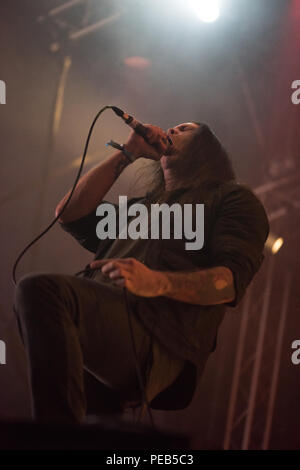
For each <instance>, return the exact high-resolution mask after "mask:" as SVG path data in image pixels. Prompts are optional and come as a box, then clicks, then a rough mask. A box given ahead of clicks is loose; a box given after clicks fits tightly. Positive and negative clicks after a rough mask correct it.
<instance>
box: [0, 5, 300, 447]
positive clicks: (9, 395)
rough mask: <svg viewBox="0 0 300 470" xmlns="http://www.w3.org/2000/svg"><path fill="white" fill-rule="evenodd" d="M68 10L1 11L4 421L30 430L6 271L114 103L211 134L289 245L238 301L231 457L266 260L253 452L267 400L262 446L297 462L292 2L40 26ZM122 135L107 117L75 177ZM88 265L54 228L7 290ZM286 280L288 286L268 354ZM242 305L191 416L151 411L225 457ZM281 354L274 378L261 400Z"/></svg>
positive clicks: (46, 216)
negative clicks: (38, 275) (131, 61)
mask: <svg viewBox="0 0 300 470" xmlns="http://www.w3.org/2000/svg"><path fill="white" fill-rule="evenodd" d="M63 3H64V2H63V1H59V0H57V1H55V0H41V1H37V0H36V1H34V0H31V1H30V0H22V1H17V0H10V1H9V2H1V6H0V79H1V80H4V81H5V83H6V87H7V88H6V104H5V105H1V106H0V116H1V118H0V119H1V125H0V133H1V134H0V142H1V175H2V182H1V186H0V187H1V196H0V204H1V206H0V207H1V222H2V223H1V255H2V256H1V271H0V276H1V278H0V289H1V297H0V299H1V300H0V302H1V303H0V339H1V340H3V341H5V343H6V348H7V349H6V354H7V355H6V364H5V365H0V418H3V419H16V420H18V419H23V418H28V417H29V416H30V395H29V388H28V378H27V362H26V355H25V351H24V349H23V345H22V343H21V341H20V338H19V336H18V331H17V327H16V323H15V319H14V316H13V312H12V302H13V292H14V286H13V283H12V280H11V270H12V265H13V262H14V260H15V258H16V256H17V255H18V254H19V252H20V251H21V249H23V247H24V246H25V244H26V243H28V242H29V241H30V240H31V239H32V238H33V237H34V236H36V235H37V234H38V233H39V232H40V231H41V230H42V229H44V228H45V227H46V226H47V224H48V223H49V222H50V221H51V219H52V218H53V216H54V209H55V206H56V204H57V203H58V201H59V200H60V199H61V197H62V196H63V195H64V194H65V192H66V191H67V190H68V189H69V187H70V186H71V185H72V183H73V181H74V179H75V176H76V171H77V169H78V159H79V158H80V156H81V154H82V151H83V146H84V143H85V139H86V136H87V132H88V129H89V126H90V124H91V121H92V119H93V118H94V116H95V114H96V113H97V111H98V110H99V109H100V108H101V107H102V106H104V105H107V104H115V105H116V106H119V107H121V108H123V109H125V110H126V111H127V112H129V113H131V114H133V115H135V116H136V117H137V118H138V119H139V120H140V121H142V122H148V123H152V124H155V125H158V126H161V127H162V128H164V129H167V128H168V127H171V126H173V125H176V124H179V123H181V122H185V121H192V120H196V121H204V122H207V123H208V124H210V125H211V126H212V127H213V129H214V130H215V132H216V133H217V135H218V136H219V137H220V138H221V140H222V141H223V142H224V145H225V147H226V148H227V149H228V151H229V153H230V155H231V157H232V160H233V164H234V167H235V169H236V171H237V174H238V177H239V180H240V181H242V182H246V183H247V184H249V185H250V186H252V187H253V188H254V189H256V190H258V195H259V196H260V197H261V199H262V200H263V202H264V204H265V206H266V209H267V212H268V215H269V216H270V220H271V230H272V232H274V233H275V234H277V235H279V236H282V237H283V238H284V241H285V243H284V245H283V248H282V249H281V250H280V252H279V253H278V254H276V255H271V254H270V253H269V252H268V251H267V250H266V261H265V264H264V266H263V268H262V270H261V271H260V272H259V274H258V275H257V277H256V279H255V281H254V283H253V287H252V290H251V292H249V293H248V296H252V297H251V299H250V304H251V309H250V310H251V315H250V321H249V322H248V325H247V341H246V344H245V355H246V356H245V357H244V360H245V361H246V366H245V374H244V376H243V377H241V388H240V389H239V395H238V404H239V406H240V407H241V410H240V411H241V415H242V420H241V427H239V426H240V425H238V426H237V427H236V430H235V435H234V436H233V435H232V438H231V444H230V447H231V448H241V439H242V437H241V436H242V435H243V427H242V423H243V420H244V418H245V415H243V410H246V414H247V406H248V405H247V399H245V403H243V398H244V397H247V396H248V393H249V390H250V384H251V380H252V379H253V376H252V375H251V374H252V372H251V370H252V371H253V369H252V368H251V361H252V360H255V356H256V354H257V350H256V345H257V332H258V331H259V325H260V321H261V318H262V315H263V314H262V312H263V308H265V307H263V303H264V299H265V298H266V296H267V295H268V292H267V280H268V276H269V275H270V271H268V269H269V266H270V259H271V257H272V256H274V261H272V262H273V268H272V284H271V288H270V289H271V292H270V303H269V305H268V308H267V310H268V315H267V323H266V329H265V337H264V341H263V345H264V349H263V355H262V362H261V368H260V371H259V380H258V389H257V398H256V405H255V412H254V415H253V416H254V418H253V424H252V428H251V440H250V443H249V447H250V448H261V447H262V437H261V436H262V435H263V433H264V430H265V426H266V421H265V416H266V413H267V411H266V410H268V406H269V405H268V404H269V403H270V402H269V399H270V396H271V395H270V394H272V393H274V392H276V393H275V397H274V400H275V401H274V413H273V419H272V425H271V434H270V440H269V443H268V447H269V448H271V449H287V448H289V449H298V448H300V437H299V434H298V422H299V419H300V404H299V400H298V390H299V386H300V365H299V366H296V365H293V364H292V362H291V354H292V349H291V343H292V341H294V340H295V339H300V319H299V298H298V285H299V284H298V283H299V269H298V258H299V245H298V241H299V228H298V227H299V221H300V220H299V207H300V191H299V189H298V186H299V178H298V176H299V170H300V168H299V143H300V138H299V130H298V129H299V117H300V105H298V106H296V105H294V104H292V102H291V94H292V91H293V90H292V89H291V83H292V82H293V81H294V80H296V79H298V80H300V54H299V50H300V33H299V31H300V1H299V0H295V1H283V0H272V2H269V1H267V0H264V1H261V0H260V1H259V0H251V1H250V0H242V1H238V0H223V5H222V12H221V16H220V18H219V20H218V21H216V22H215V23H211V24H206V23H201V22H200V21H198V19H196V17H195V16H194V15H193V14H192V13H190V12H189V10H188V2H185V3H186V6H185V9H186V10H185V9H184V8H183V5H182V4H181V2H175V1H174V2H170V1H165V2H158V1H155V0H152V2H151V1H133V0H124V1H123V2H121V1H120V0H114V1H100V0H99V1H91V2H90V5H89V8H90V9H87V8H86V5H85V4H86V3H87V2H83V3H82V4H79V5H78V6H76V7H74V8H73V9H72V10H70V11H68V12H66V13H64V14H61V15H58V16H57V17H55V18H46V19H45V20H43V21H42V20H41V17H42V16H43V15H46V13H47V12H49V11H50V10H51V9H52V8H54V7H56V6H58V5H61V4H63ZM121 7H122V8H124V12H123V13H122V14H121V15H120V17H119V18H118V19H116V20H115V21H111V23H108V24H106V25H105V26H103V27H102V28H100V29H98V30H97V31H95V32H94V33H91V34H89V35H87V36H85V37H84V38H81V39H80V40H77V41H72V40H70V39H68V36H69V34H70V33H72V32H73V31H76V30H78V29H80V28H82V27H85V26H87V25H88V24H90V23H93V21H98V20H100V19H103V18H107V17H110V16H111V15H112V14H114V13H116V12H118V11H119V10H120V8H121ZM38 18H40V19H39V21H38ZM55 49H57V50H56V51H55ZM66 56H69V57H70V58H71V62H72V63H71V67H70V70H69V73H68V76H67V79H66V84H65V90H64V95H63V108H62V115H61V121H60V125H59V128H58V132H57V133H56V134H55V135H53V132H52V125H53V113H54V109H55V100H56V94H57V89H58V86H59V80H60V77H61V73H62V68H63V62H64V58H65V57H66ZM136 56H137V57H142V58H144V59H146V61H147V62H145V63H146V64H148V65H147V66H144V67H141V66H138V64H139V62H138V63H136V64H135V66H129V65H126V63H127V59H128V58H130V57H136ZM127 135H128V128H127V127H126V126H125V125H124V124H123V123H122V122H121V121H120V120H119V119H118V118H117V117H116V116H115V115H113V114H112V112H111V111H106V113H105V114H104V115H103V116H102V117H101V118H100V120H99V122H98V124H97V126H96V129H95V132H94V134H93V137H92V141H91V145H90V148H89V152H88V159H87V163H86V166H85V170H84V171H86V169H89V168H91V167H92V166H94V165H95V164H96V163H97V162H99V161H101V160H103V159H105V158H106V157H107V156H108V155H109V154H110V153H111V150H109V149H108V148H107V147H105V145H104V144H105V143H106V142H107V141H108V140H110V139H111V138H113V139H115V140H117V141H118V142H121V143H122V142H124V141H125V139H126V137H127ZM144 167H147V162H145V161H139V162H136V163H135V164H134V165H132V166H131V167H130V168H128V169H126V171H125V172H124V173H123V174H122V176H121V177H120V178H119V180H118V181H117V182H116V184H115V185H114V186H113V188H112V190H111V191H110V192H109V194H108V199H110V200H116V198H117V196H118V194H129V195H135V194H136V195H139V194H142V193H143V189H142V186H139V183H138V182H137V178H138V176H139V174H140V170H138V168H141V169H142V171H144ZM297 178H298V179H297ZM266 184H268V185H269V184H271V186H265V185H266ZM272 184H274V185H273V186H274V187H273V186H272ZM266 188H267V189H268V188H269V189H268V190H267V189H266ZM90 260H91V257H90V254H89V253H88V252H85V251H84V250H83V249H82V248H80V247H79V246H77V245H76V243H75V241H73V240H72V239H71V238H70V237H68V235H67V234H65V233H63V232H62V231H61V230H60V229H59V228H58V227H57V226H55V227H54V228H53V229H52V230H51V231H50V232H49V233H47V235H46V236H45V237H44V238H43V239H42V240H41V241H40V242H38V244H37V245H35V246H34V247H33V248H32V249H31V250H30V251H29V252H28V253H27V254H26V255H25V257H24V258H23V259H22V261H21V264H20V265H19V268H18V271H17V277H18V278H20V276H21V275H23V274H25V273H27V272H29V271H47V272H49V271H52V272H65V273H74V272H76V271H79V270H80V269H81V268H82V267H83V266H84V265H85V264H86V263H87V262H89V261H90ZM288 276H289V278H288ZM287 279H289V280H290V281H289V282H290V283H291V284H290V289H289V291H288V307H287V313H286V320H285V323H284V329H283V340H282V345H281V346H280V350H279V351H278V347H279V346H278V342H276V338H277V333H278V325H279V323H280V318H281V316H280V315H281V312H282V310H281V305H282V298H283V293H284V289H285V286H286V282H287ZM246 301H247V299H244V300H243V302H242V304H241V305H240V306H239V307H238V308H237V309H234V310H233V309H229V310H228V313H227V315H226V318H225V320H224V322H223V324H222V327H221V330H220V334H219V339H218V348H217V350H216V352H215V353H214V354H213V355H212V356H211V358H210V359H209V362H208V364H207V367H206V370H205V374H204V376H203V379H202V382H201V383H200V385H199V388H198V390H197V393H196V395H195V397H194V400H193V403H192V404H191V405H190V406H189V407H188V408H187V409H185V410H182V411H178V412H154V416H155V420H156V421H157V423H160V424H162V425H164V426H168V427H170V428H172V429H181V430H187V431H189V432H192V434H193V436H194V440H195V446H196V447H195V448H207V449H217V448H222V447H223V442H224V435H225V428H226V420H227V416H228V409H229V403H230V391H231V386H232V380H233V375H234V365H235V359H236V357H237V344H238V338H239V332H240V329H239V328H240V324H241V319H242V316H243V314H244V309H245V302H246ZM276 352H278V357H279V361H280V363H279V370H278V372H279V375H278V380H277V381H275V382H276V383H275V384H274V383H273V385H271V377H272V371H273V370H274V369H273V368H274V364H275V362H276V361H275V357H276ZM247 355H248V356H249V365H248V366H247V360H246V359H247ZM277 359H278V358H277ZM277 359H276V360H277ZM277 364H278V362H277ZM251 377H252V379H251ZM266 378H267V379H266ZM238 414H239V413H237V415H238Z"/></svg>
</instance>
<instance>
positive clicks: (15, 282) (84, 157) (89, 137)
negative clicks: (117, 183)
mask: <svg viewBox="0 0 300 470" xmlns="http://www.w3.org/2000/svg"><path fill="white" fill-rule="evenodd" d="M107 109H112V110H113V111H114V112H115V113H116V109H118V108H116V107H115V106H112V105H107V106H104V107H103V108H101V109H100V111H98V113H97V114H96V116H95V118H94V120H93V122H92V124H91V127H90V129H89V132H88V136H87V139H86V142H85V146H84V151H83V156H82V159H81V163H80V167H79V169H78V172H77V175H76V178H75V181H74V184H73V187H72V189H71V192H70V194H69V196H68V198H67V200H66V202H65V204H64V205H63V207H62V209H61V211H60V212H59V213H58V214H57V216H56V217H55V218H54V219H53V220H52V222H51V223H50V224H49V225H48V226H47V227H46V228H45V229H44V230H43V231H42V232H41V233H40V234H39V235H38V236H37V237H35V238H34V239H33V240H32V241H31V242H30V243H28V245H26V246H25V248H24V249H23V250H22V251H21V253H20V254H19V255H18V257H17V258H16V260H15V262H14V265H13V268H12V280H13V283H14V285H15V286H16V285H17V280H16V270H17V266H18V264H19V262H20V260H21V259H22V258H23V256H24V255H25V253H26V252H27V251H28V250H29V248H31V247H32V245H34V243H36V242H37V241H38V240H40V239H41V238H42V237H43V236H44V235H45V234H46V233H47V232H48V231H49V230H50V229H51V228H52V227H53V225H54V224H55V223H56V222H57V220H58V219H59V218H60V216H61V215H62V214H63V212H64V211H65V209H66V207H67V205H68V204H69V202H70V200H71V198H72V196H73V193H74V191H75V188H76V186H77V183H78V181H79V179H80V176H81V173H82V170H83V166H84V162H85V159H86V154H87V150H88V146H89V143H90V139H91V135H92V132H93V129H94V126H95V124H96V122H97V120H98V118H99V117H100V116H101V114H102V113H103V112H104V111H106V110H107ZM116 114H117V113H116ZM86 271H87V268H85V269H84V270H83V271H79V272H78V273H76V275H78V274H81V273H85V272H86ZM123 293H124V297H125V304H126V310H127V316H128V323H129V330H130V335H131V341H132V347H133V353H134V358H135V366H136V371H137V376H138V381H139V385H140V388H141V393H142V399H143V406H145V407H147V410H148V413H149V416H150V420H151V424H152V426H153V427H154V423H153V418H152V414H151V411H150V405H149V403H148V401H147V397H146V391H145V385H144V382H143V378H142V373H141V370H140V367H139V363H138V357H137V351H136V345H135V341H134V334H133V328H132V323H131V318H130V307H129V303H128V299H127V294H126V288H123ZM142 411H143V408H142Z"/></svg>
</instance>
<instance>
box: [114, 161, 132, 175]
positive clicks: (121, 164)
mask: <svg viewBox="0 0 300 470" xmlns="http://www.w3.org/2000/svg"><path fill="white" fill-rule="evenodd" d="M129 164H130V161H129V160H128V158H127V157H125V155H121V156H120V159H119V160H118V161H117V163H116V166H115V169H114V176H115V179H117V178H118V176H119V175H120V174H121V173H122V171H123V170H124V168H125V167H126V166H127V165H129Z"/></svg>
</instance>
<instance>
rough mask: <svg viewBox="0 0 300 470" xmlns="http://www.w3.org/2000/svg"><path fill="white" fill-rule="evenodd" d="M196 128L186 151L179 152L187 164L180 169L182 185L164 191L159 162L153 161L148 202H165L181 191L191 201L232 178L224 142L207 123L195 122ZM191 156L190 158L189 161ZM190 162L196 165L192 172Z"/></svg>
mask: <svg viewBox="0 0 300 470" xmlns="http://www.w3.org/2000/svg"><path fill="white" fill-rule="evenodd" d="M195 124H197V125H198V128H197V129H196V130H195V133H194V136H193V139H192V140H191V142H190V144H189V146H188V148H187V149H186V151H185V154H184V155H182V158H183V162H184V161H185V162H186V167H184V166H183V167H182V168H181V169H180V171H181V175H182V187H181V188H179V189H174V190H173V191H166V190H165V181H164V173H163V170H162V168H161V165H160V162H159V161H152V162H151V164H150V167H151V177H150V182H149V189H148V192H147V199H148V200H149V201H151V202H159V203H162V202H166V201H170V200H172V199H173V197H174V198H175V199H176V198H177V197H178V193H180V194H181V193H183V195H184V198H183V199H184V201H185V202H192V201H193V200H194V198H196V199H199V195H200V194H203V193H204V192H206V191H207V190H211V189H212V188H216V187H218V186H219V185H220V184H222V183H225V182H227V181H231V180H235V179H236V176H235V173H234V170H233V168H232V164H231V161H230V159H229V156H228V154H227V152H226V150H225V149H224V147H223V145H222V144H221V142H220V141H219V139H218V138H217V136H216V135H215V134H214V132H213V131H212V130H211V129H210V127H209V126H208V125H207V124H204V123H200V122H195ZM191 156H192V160H191ZM191 163H192V164H193V165H194V164H195V166H194V168H193V170H192V171H191Z"/></svg>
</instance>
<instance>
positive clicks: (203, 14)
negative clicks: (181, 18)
mask: <svg viewBox="0 0 300 470" xmlns="http://www.w3.org/2000/svg"><path fill="white" fill-rule="evenodd" d="M190 3H191V6H192V8H193V9H194V11H195V13H196V15H197V16H198V18H199V19H200V20H201V21H204V22H205V23H212V22H213V21H216V20H217V19H218V18H219V16H220V2H219V0H191V1H190Z"/></svg>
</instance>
